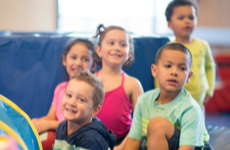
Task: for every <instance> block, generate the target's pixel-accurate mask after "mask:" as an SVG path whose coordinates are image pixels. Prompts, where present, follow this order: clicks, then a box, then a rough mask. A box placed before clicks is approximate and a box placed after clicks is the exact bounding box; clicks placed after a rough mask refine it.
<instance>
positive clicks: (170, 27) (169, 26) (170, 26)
mask: <svg viewBox="0 0 230 150" xmlns="http://www.w3.org/2000/svg"><path fill="white" fill-rule="evenodd" d="M168 28H169V29H172V23H171V21H168Z"/></svg>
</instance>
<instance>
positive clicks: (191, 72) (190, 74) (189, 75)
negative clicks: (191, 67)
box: [186, 71, 193, 83]
mask: <svg viewBox="0 0 230 150" xmlns="http://www.w3.org/2000/svg"><path fill="white" fill-rule="evenodd" d="M192 75H193V71H189V73H188V78H187V80H186V82H187V83H189V82H190V79H191V77H192Z"/></svg>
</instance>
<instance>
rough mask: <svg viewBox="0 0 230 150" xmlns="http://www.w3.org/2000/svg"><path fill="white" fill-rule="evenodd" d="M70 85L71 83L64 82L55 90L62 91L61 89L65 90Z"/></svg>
mask: <svg viewBox="0 0 230 150" xmlns="http://www.w3.org/2000/svg"><path fill="white" fill-rule="evenodd" d="M68 83H69V81H64V82H61V83H59V84H58V85H57V86H56V88H55V90H56V91H57V90H60V89H63V88H64V89H65V88H66V86H67V85H68Z"/></svg>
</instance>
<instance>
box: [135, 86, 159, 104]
mask: <svg viewBox="0 0 230 150" xmlns="http://www.w3.org/2000/svg"><path fill="white" fill-rule="evenodd" d="M159 94H160V89H159V88H156V89H153V90H149V91H147V92H145V93H143V94H141V95H140V96H139V97H138V99H139V101H140V102H141V103H149V102H151V101H154V100H156V99H157V97H158V96H159Z"/></svg>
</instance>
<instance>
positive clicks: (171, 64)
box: [152, 49, 192, 94]
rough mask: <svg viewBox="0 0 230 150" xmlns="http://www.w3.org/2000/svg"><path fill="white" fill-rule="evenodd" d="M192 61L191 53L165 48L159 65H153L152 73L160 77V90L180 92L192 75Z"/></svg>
mask: <svg viewBox="0 0 230 150" xmlns="http://www.w3.org/2000/svg"><path fill="white" fill-rule="evenodd" d="M190 61H191V60H190V55H189V54H185V53H184V52H181V51H179V50H170V49H165V50H163V51H162V53H161V56H160V58H159V60H158V62H157V65H152V74H153V76H154V77H157V78H158V81H159V86H160V90H161V91H164V92H165V93H166V92H174V93H178V94H179V93H180V91H181V90H182V88H183V86H184V84H185V82H186V81H187V82H189V80H190V78H191V76H192V72H190V71H189V70H190V67H189V64H190Z"/></svg>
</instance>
